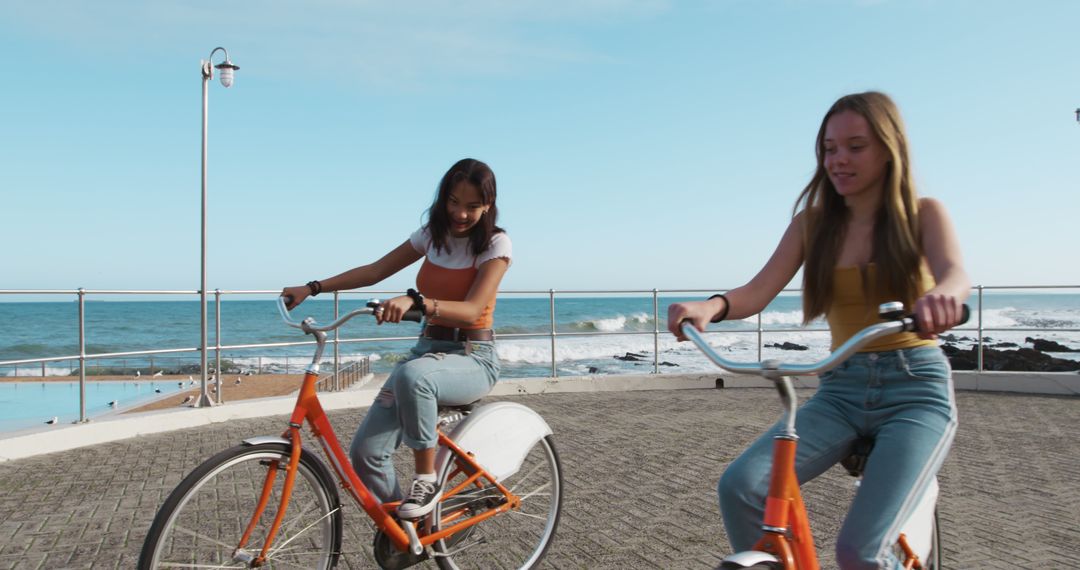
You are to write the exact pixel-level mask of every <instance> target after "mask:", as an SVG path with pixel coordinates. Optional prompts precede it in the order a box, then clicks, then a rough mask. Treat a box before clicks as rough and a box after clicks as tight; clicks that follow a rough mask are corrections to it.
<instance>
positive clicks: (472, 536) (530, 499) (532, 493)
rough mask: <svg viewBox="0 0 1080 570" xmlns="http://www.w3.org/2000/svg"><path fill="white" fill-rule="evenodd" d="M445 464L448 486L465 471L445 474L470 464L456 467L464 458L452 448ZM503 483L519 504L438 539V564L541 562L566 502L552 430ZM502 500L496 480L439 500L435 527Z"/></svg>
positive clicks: (453, 569)
mask: <svg viewBox="0 0 1080 570" xmlns="http://www.w3.org/2000/svg"><path fill="white" fill-rule="evenodd" d="M441 467H442V469H441V470H440V471H439V473H441V478H442V479H443V481H442V482H441V483H442V488H443V491H444V492H445V491H447V490H449V489H451V488H453V487H455V486H456V485H457V484H458V483H460V482H461V481H462V480H464V479H465V477H466V475H465V474H464V473H458V474H457V475H456V476H454V478H453V479H451V480H449V481H447V480H446V479H448V478H449V477H450V475H451V473H452V472H454V471H465V470H466V469H456V467H464V464H463V463H462V462H460V460H458V459H457V457H456V456H455V455H454V454H450V455H448V456H447V460H446V463H445V464H444V465H442V466H441ZM500 483H502V484H503V485H505V486H506V488H507V489H509V490H510V491H511V492H512V493H514V494H515V495H517V496H518V497H520V498H521V506H520V508H518V509H513V510H509V511H506V512H504V513H502V514H499V515H495V516H493V517H491V518H490V519H488V520H486V521H483V522H481V523H478V524H477V525H475V526H472V527H469V528H467V529H465V530H464V531H461V532H459V533H457V534H455V535H454V536H451V537H450V538H448V539H445V540H442V541H439V542H437V543H435V545H434V547H435V553H436V554H435V561H436V562H437V563H438V565H439V568H442V569H443V570H460V569H462V568H470V569H484V570H487V569H489V568H506V569H519V568H521V569H524V568H533V567H535V566H537V565H538V564H539V563H540V561H541V560H542V559H543V558H544V554H546V553H547V549H548V547H549V546H551V540H552V538H553V536H554V535H555V529H556V528H558V526H559V510H560V508H561V507H562V466H561V465H560V463H559V455H558V453H557V452H556V451H555V443H554V441H553V440H552V438H551V436H547V437H545V438H543V439H541V440H539V441H538V442H536V444H535V445H534V446H533V448H532V449H531V450H529V453H528V455H526V456H525V461H524V463H522V465H521V468H520V469H519V470H518V471H517V473H515V474H514V475H513V476H511V477H509V478H507V479H505V480H503V481H500ZM502 500H503V495H502V493H500V492H499V491H498V489H496V488H494V487H493V486H486V487H484V488H476V487H473V488H471V489H466V490H465V491H463V492H462V493H460V494H458V495H456V496H454V497H450V498H447V499H445V500H443V501H442V502H440V503H438V504H437V505H436V506H435V510H434V514H433V516H432V520H433V521H435V522H434V523H433V525H432V527H433V529H434V530H438V528H439V527H440V525H442V526H449V525H450V524H454V523H457V522H460V521H462V520H466V519H468V518H470V517H475V516H477V515H479V514H481V513H483V512H485V511H488V510H490V509H492V508H495V507H497V506H498V505H499V504H501V502H502ZM440 521H441V522H440Z"/></svg>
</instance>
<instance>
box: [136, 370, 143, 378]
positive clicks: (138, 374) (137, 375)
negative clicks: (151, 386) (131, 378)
mask: <svg viewBox="0 0 1080 570" xmlns="http://www.w3.org/2000/svg"><path fill="white" fill-rule="evenodd" d="M139 376H142V372H139V371H138V370H136V371H135V377H136V378H138V377H139Z"/></svg>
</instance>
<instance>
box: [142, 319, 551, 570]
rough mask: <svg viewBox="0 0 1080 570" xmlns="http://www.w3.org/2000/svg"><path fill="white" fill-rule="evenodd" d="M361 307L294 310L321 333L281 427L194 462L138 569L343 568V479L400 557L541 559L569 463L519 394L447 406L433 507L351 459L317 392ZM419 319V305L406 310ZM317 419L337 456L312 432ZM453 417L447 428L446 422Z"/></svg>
mask: <svg viewBox="0 0 1080 570" xmlns="http://www.w3.org/2000/svg"><path fill="white" fill-rule="evenodd" d="M375 305H377V303H375V302H372V303H369V304H368V307H367V308H362V309H357V310H355V311H352V312H350V313H348V314H346V315H345V316H343V317H341V318H339V319H337V320H336V321H334V322H332V323H330V324H328V325H325V326H318V325H316V323H315V321H314V320H312V319H311V318H307V319H304V320H303V321H300V322H297V321H295V320H293V319H292V318H291V317H290V316H289V312H288V310H287V309H286V308H285V302H284V299H282V298H279V299H278V310H279V311H280V312H281V315H282V318H283V319H284V320H285V322H286V323H287V324H288V325H290V326H292V327H296V328H299V329H302V330H303V331H304V332H305V333H307V334H310V335H313V336H314V337H315V340H316V349H315V356H314V358H313V359H312V361H311V364H310V365H309V366H308V367H307V369H306V371H305V374H304V381H303V384H302V386H301V388H300V393H299V396H298V397H297V400H296V407H295V408H294V409H293V413H292V416H291V417H290V419H289V422H288V427H287V429H286V430H285V432H284V433H283V434H282V435H281V436H262V437H253V438H249V439H246V440H244V441H243V442H242V443H241V444H240V445H238V446H236V447H233V448H230V449H227V450H225V451H222V452H221V453H219V454H217V455H215V456H214V457H212V458H210V459H209V460H207V461H206V462H204V463H203V464H202V465H199V466H198V467H197V468H196V469H195V470H194V471H192V472H191V473H190V474H188V475H187V476H186V477H185V478H184V479H183V480H182V481H181V482H180V485H179V486H177V487H176V489H175V490H174V491H173V492H172V493H171V494H170V495H169V497H168V499H166V501H165V503H164V504H163V505H162V507H161V509H160V510H159V511H158V513H157V515H156V516H155V517H154V522H153V524H152V525H151V527H150V531H149V533H148V534H147V537H146V541H145V542H144V544H143V548H142V553H141V555H140V557H139V564H138V567H139V568H140V569H143V570H145V569H152V568H153V569H156V568H303V569H315V568H318V569H325V568H333V567H334V566H335V565H336V564H337V562H338V559H339V557H340V556H341V554H342V550H341V547H342V526H343V517H342V505H341V501H340V498H339V496H338V490H337V489H338V487H339V486H340V487H341V488H342V489H344V490H345V492H346V493H347V494H348V495H349V496H350V497H352V498H353V500H354V501H355V502H356V503H357V504H358V505H359V506H360V508H361V509H362V510H363V512H364V513H366V514H367V516H368V517H370V519H371V521H372V522H373V523H374V526H375V529H376V533H375V540H374V545H373V549H374V557H375V560H376V562H377V563H378V565H379V566H380V567H382V568H388V569H399V568H406V567H408V566H412V565H415V564H417V563H419V562H421V561H423V560H427V559H429V558H433V559H434V560H435V561H436V563H437V564H438V566H439V567H440V568H443V569H458V568H470V567H472V568H483V569H487V568H533V567H535V566H536V565H537V564H538V563H539V562H540V560H541V559H542V558H543V557H544V554H545V553H546V552H547V549H548V547H549V546H550V545H551V541H552V538H553V536H554V534H555V530H556V528H557V527H558V523H559V511H560V507H561V504H562V467H561V465H560V463H559V456H558V454H557V453H556V451H555V445H554V442H553V441H552V431H551V428H550V427H549V426H548V424H547V422H545V421H544V419H543V418H542V417H540V415H539V414H537V413H536V412H535V411H533V410H531V409H529V408H528V407H526V406H523V405H521V404H517V403H513V402H496V403H492V404H487V405H483V406H475V403H474V404H470V405H468V406H457V407H452V408H440V419H439V434H438V452H437V455H436V467H437V468H438V471H437V473H438V477H439V482H440V484H441V485H442V488H443V489H444V490H445V491H444V493H443V497H442V499H441V500H440V501H439V503H438V504H437V505H436V507H435V509H434V510H433V511H432V512H431V514H429V515H428V516H426V517H424V518H422V519H419V520H400V519H398V518H397V516H396V514H395V510H396V508H397V505H398V502H388V503H382V502H380V501H379V500H378V499H377V498H375V497H374V496H373V495H372V494H371V492H370V491H369V490H368V488H367V487H365V486H364V484H363V482H362V481H361V480H360V478H359V476H358V475H357V473H356V472H355V471H354V470H353V468H352V465H351V463H350V461H349V459H348V456H347V455H346V454H345V453H344V451H343V450H342V448H341V445H340V444H339V443H338V438H337V436H336V435H335V434H334V430H333V428H332V427H331V425H330V422H329V421H328V420H327V417H326V414H325V413H324V412H323V408H322V405H321V404H320V403H319V398H318V394H317V393H316V391H315V383H316V380H317V379H318V375H319V361H320V359H321V357H322V353H323V348H324V346H325V344H326V336H327V335H326V333H327V331H332V330H334V329H336V328H338V327H340V326H341V325H342V324H344V323H345V322H346V321H348V320H349V319H351V318H353V317H355V316H357V315H362V314H372V313H373V308H372V307H373V306H375ZM406 318H407V319H408V320H413V321H419V320H420V315H419V312H417V311H413V312H412V313H411V314H409V315H407V316H406ZM305 421H306V422H307V425H308V427H309V428H310V430H311V434H312V436H313V437H314V439H315V440H316V441H317V442H318V443H319V447H321V448H322V450H323V452H324V454H325V456H326V458H327V459H328V460H329V467H327V463H326V462H324V461H323V460H322V459H320V457H319V456H318V454H316V453H315V452H313V451H312V450H311V449H310V447H311V446H310V445H309V446H308V448H305V447H304V446H303V445H302V444H303V441H302V438H301V427H302V426H303V423H304V422H305ZM448 426H453V428H452V429H451V430H450V433H449V434H447V433H444V431H443V428H445V427H448Z"/></svg>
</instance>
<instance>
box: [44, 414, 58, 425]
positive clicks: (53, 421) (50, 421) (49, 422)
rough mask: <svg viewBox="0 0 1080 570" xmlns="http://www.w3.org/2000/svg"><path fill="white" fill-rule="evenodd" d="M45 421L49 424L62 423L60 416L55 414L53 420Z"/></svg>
mask: <svg viewBox="0 0 1080 570" xmlns="http://www.w3.org/2000/svg"><path fill="white" fill-rule="evenodd" d="M45 423H47V424H49V425H53V424H58V423H60V418H58V417H56V416H53V417H52V419H51V420H48V421H46V422H45Z"/></svg>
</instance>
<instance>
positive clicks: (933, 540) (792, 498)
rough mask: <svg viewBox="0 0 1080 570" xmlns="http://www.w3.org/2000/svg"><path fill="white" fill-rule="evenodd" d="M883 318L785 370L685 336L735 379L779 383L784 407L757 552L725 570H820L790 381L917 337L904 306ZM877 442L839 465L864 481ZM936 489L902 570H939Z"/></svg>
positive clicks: (884, 311) (727, 563)
mask: <svg viewBox="0 0 1080 570" xmlns="http://www.w3.org/2000/svg"><path fill="white" fill-rule="evenodd" d="M878 314H879V316H880V317H881V318H882V319H886V322H882V323H878V324H875V325H871V326H869V327H867V328H865V329H863V330H861V331H859V332H858V333H856V334H855V335H854V336H852V337H851V338H850V339H848V341H847V342H845V343H844V344H842V345H841V346H840V347H838V348H837V349H836V350H835V351H834V352H833V353H832V354H831V355H829V356H828V357H826V358H825V359H824V360H821V361H819V362H815V363H812V364H785V363H782V362H780V361H778V360H766V361H764V362H733V361H731V360H727V359H725V358H724V357H722V356H720V355H719V354H717V353H716V351H714V350H713V349H712V347H711V346H709V344H708V343H707V342H705V338H704V337H703V336H702V335H701V333H699V332H698V331H697V329H695V328H694V326H693V325H692V324H690V323H689V322H688V321H684V322H683V323H682V324H681V326H680V329H681V330H682V333H683V335H684V336H685V337H686V338H688V339H690V340H691V341H692V342H693V343H694V344H695V345H696V346H697V347H698V349H700V350H701V352H703V353H704V354H705V356H707V357H708V358H709V360H712V361H713V363H715V364H716V365H717V366H719V367H721V368H724V369H726V370H729V371H731V372H735V373H741V374H756V375H760V376H762V377H764V378H767V379H769V380H772V381H773V382H775V383H776V387H777V390H778V391H779V392H780V399H781V401H782V402H783V404H784V409H785V416H784V430H783V432H782V433H780V434H779V435H777V436H776V439H775V443H774V444H773V461H772V473H771V475H770V480H769V492H768V496H767V498H766V502H765V519H764V521H763V524H762V525H761V530H762V537H761V539H760V540H758V542H757V544H755V545H754V549H753V550H749V551H745V552H739V553H736V554H732V555H730V556H728V557H726V558H724V559H723V560H721V561H720V566H719V568H720V570H737V569H743V570H746V569H754V570H818V568H819V567H820V566H819V565H818V560H817V552H816V551H815V549H814V538H813V535H812V534H811V532H810V521H809V518H808V517H807V515H806V508H805V506H804V505H803V501H802V496H801V495H800V493H799V481H798V478H797V477H796V475H795V451H796V445H797V443H798V440H799V436H798V434H796V432H795V417H796V416H795V414H796V412H797V408H798V401H797V397H796V395H795V389H794V387H793V385H792V381H791V376H799V375H808V374H820V373H822V372H827V371H829V370H831V369H832V368H834V367H836V366H837V365H839V364H840V363H842V362H843V361H845V360H846V359H847V358H848V357H849V356H851V355H853V354H854V353H855V352H857V351H858V350H859V349H860V348H862V347H863V346H865V345H866V344H867V343H869V342H871V341H873V340H875V339H877V338H880V337H883V336H887V335H891V334H895V333H898V332H904V331H918V324H917V322H916V320H915V318H914V316H912V315H907V316H905V315H904V313H903V304H901V303H895V302H894V303H885V304H882V305H881V306H880V307H879V309H878ZM969 315H970V310H969V309H968V307H967V305H964V309H963V316H962V318H961V321H960V323H959V324H964V323H965V322H967V320H968V317H969ZM872 445H873V442H872V441H863V442H859V443H857V444H856V448H855V449H854V450H853V454H852V455H851V456H850V457H848V458H847V459H845V460H844V461H842V462H841V463H842V464H843V465H844V467H845V468H847V469H848V472H849V473H851V474H852V475H854V476H857V477H858V476H861V475H862V467H863V465H864V464H865V461H866V457H867V456H869V454H870V448H871V447H872ZM937 496H938V483H937V479H936V478H935V479H934V480H933V481H931V483H930V486H929V488H928V489H927V490H926V492H925V493H924V494H923V496H922V498H921V499H920V501H919V503H918V505H917V506H916V507H915V509H914V510H913V512H912V514H911V516H910V517H909V518H908V520H907V522H906V523H905V524H904V525H903V526H902V527H901V533H900V536H899V538H898V540H897V542H896V545H895V549H896V555H897V559H899V560H901V561H902V562H903V564H904V568H907V569H924V570H940V568H941V560H940V559H941V549H940V532H939V529H938V517H937V507H936V505H937Z"/></svg>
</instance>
